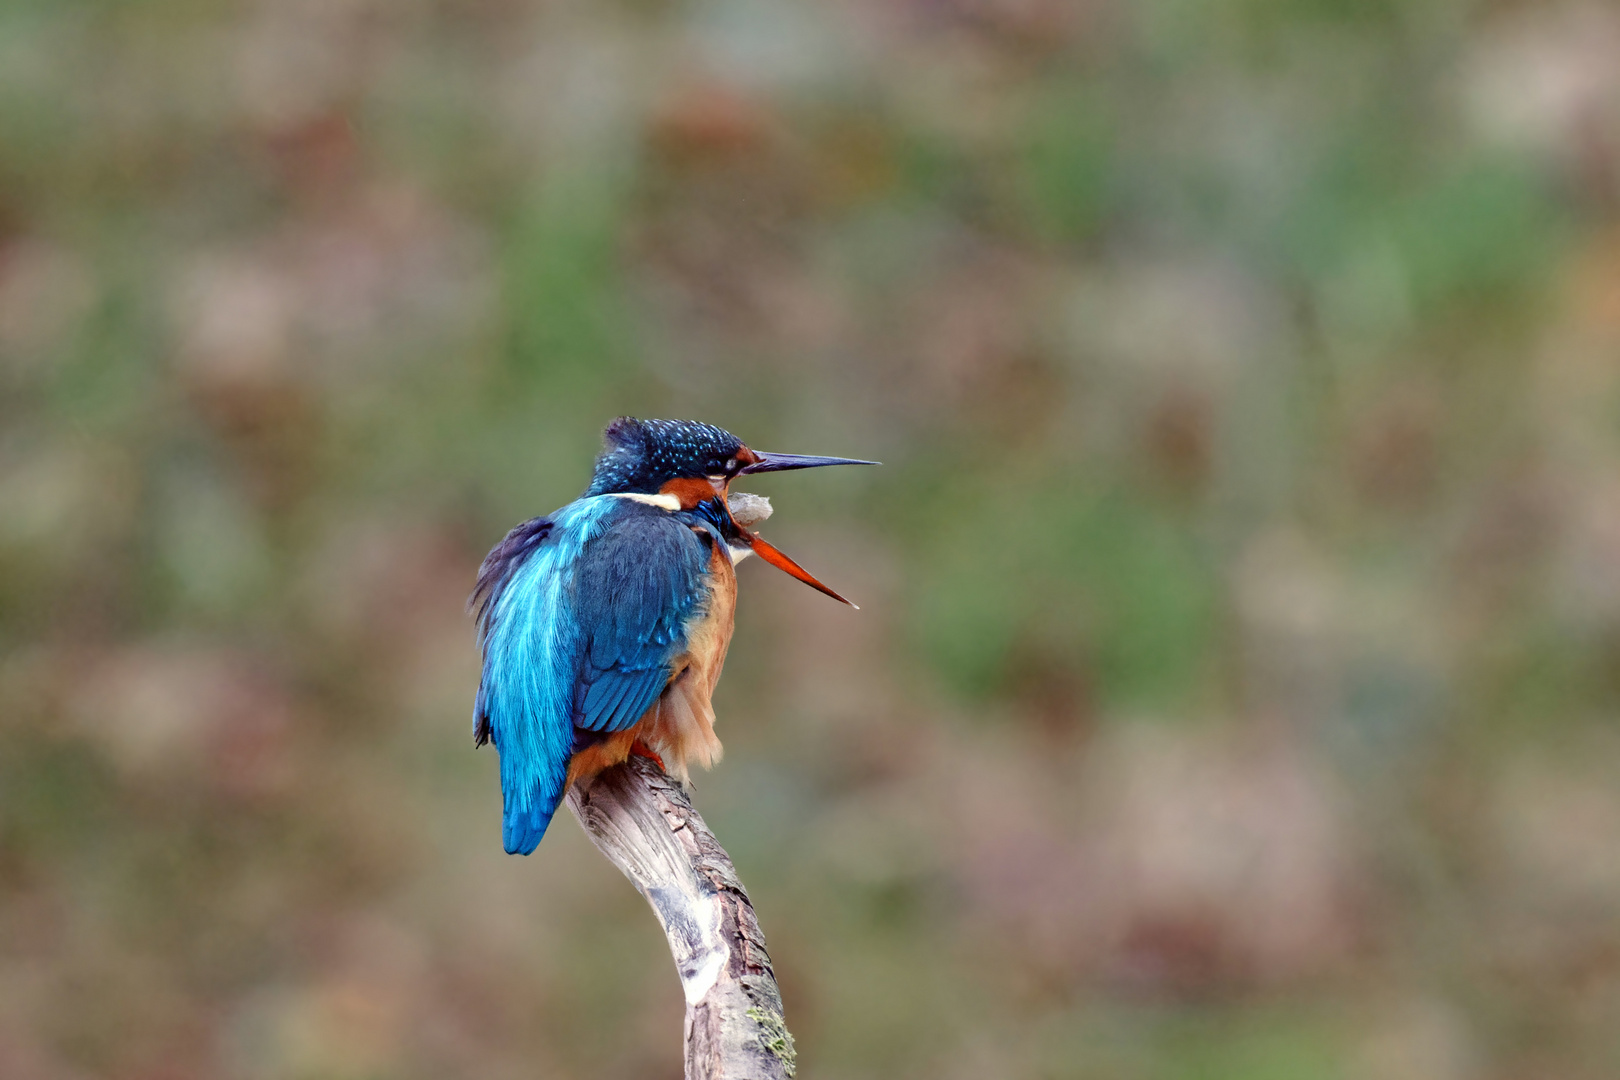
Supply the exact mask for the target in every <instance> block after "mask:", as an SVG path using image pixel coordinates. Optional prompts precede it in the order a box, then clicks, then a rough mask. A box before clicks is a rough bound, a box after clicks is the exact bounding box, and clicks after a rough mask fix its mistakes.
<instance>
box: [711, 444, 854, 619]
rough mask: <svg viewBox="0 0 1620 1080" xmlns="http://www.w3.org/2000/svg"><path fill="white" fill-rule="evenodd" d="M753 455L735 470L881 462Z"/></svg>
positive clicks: (781, 469) (784, 469)
mask: <svg viewBox="0 0 1620 1080" xmlns="http://www.w3.org/2000/svg"><path fill="white" fill-rule="evenodd" d="M754 456H755V457H757V458H758V459H759V460H758V461H754V462H750V463H749V464H747V465H744V466H743V467H742V468H741V469H738V470H737V471H738V472H739V473H762V472H785V471H786V470H788V469H819V468H821V466H823V465H881V464H882V462H878V461H861V460H860V459H858V458H847V457H814V456H812V455H810V454H766V453H762V452H760V451H758V450H755V451H754ZM784 558H785V556H784ZM840 599H842V597H840Z"/></svg>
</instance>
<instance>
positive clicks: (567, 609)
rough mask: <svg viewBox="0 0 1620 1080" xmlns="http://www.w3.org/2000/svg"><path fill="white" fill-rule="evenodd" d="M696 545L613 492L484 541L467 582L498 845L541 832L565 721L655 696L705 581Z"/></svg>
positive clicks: (477, 723) (611, 713)
mask: <svg viewBox="0 0 1620 1080" xmlns="http://www.w3.org/2000/svg"><path fill="white" fill-rule="evenodd" d="M705 555H706V550H705V548H704V546H703V544H702V542H701V541H699V540H698V538H697V536H696V535H695V534H694V533H693V532H692V530H691V529H690V528H688V527H687V526H686V525H684V524H682V523H681V522H680V521H678V520H676V519H675V518H674V517H672V516H671V515H670V514H669V512H667V511H665V510H662V509H659V508H657V507H652V506H648V505H646V504H644V503H639V502H636V501H634V500H628V499H620V498H615V497H612V496H599V497H594V498H588V499H581V500H579V501H578V502H575V503H571V504H569V505H568V506H566V507H564V508H563V509H562V510H560V511H558V512H557V513H556V514H554V515H552V517H551V518H549V519H536V520H535V521H532V522H527V523H525V524H524V525H520V526H519V527H518V528H517V529H514V530H513V531H512V533H510V534H508V536H507V538H506V539H505V540H503V541H502V542H501V544H500V545H497V547H496V548H495V550H494V551H492V552H490V555H489V558H487V559H486V560H485V562H484V568H483V570H482V571H481V572H480V575H479V586H478V589H477V590H476V591H475V592H474V594H473V599H474V603H475V604H477V605H478V608H479V617H480V628H481V631H482V638H483V644H484V675H483V680H482V683H481V684H480V686H479V691H478V702H477V705H476V706H475V714H474V733H475V738H477V739H478V740H479V741H482V740H484V739H493V740H494V742H495V746H496V748H497V749H498V750H499V751H500V755H501V790H502V793H503V796H504V805H505V815H504V822H505V825H504V830H503V832H504V839H505V844H506V850H507V851H509V852H522V853H523V854H528V853H529V852H531V851H533V850H534V848H535V846H536V845H537V844H539V842H540V838H541V837H542V836H543V835H544V834H545V831H546V827H547V825H549V824H550V822H551V816H552V814H553V813H554V812H555V811H556V808H557V803H558V802H559V801H560V800H561V798H562V794H563V791H562V789H563V783H564V781H565V779H566V777H567V772H568V759H569V757H570V756H571V755H572V752H573V748H574V744H575V738H576V728H577V729H580V730H582V731H585V732H601V733H606V732H612V731H622V730H624V729H625V728H628V727H630V726H631V725H632V724H634V723H635V722H636V720H638V719H639V718H640V717H641V715H642V714H643V713H645V712H646V711H647V709H648V708H649V707H650V706H651V705H652V703H653V702H654V701H655V700H657V697H658V695H659V693H661V692H662V690H663V688H664V684H665V683H666V682H667V681H668V679H669V675H670V662H671V661H672V660H673V659H674V658H675V657H676V656H678V655H679V654H680V653H681V652H682V651H683V650H684V649H685V647H686V640H685V627H686V624H687V622H688V620H689V619H690V618H691V616H692V615H693V614H694V613H695V612H696V611H697V608H698V607H699V605H700V604H701V603H702V601H703V598H704V595H705V592H706V587H705V583H704V575H705V563H706V559H705Z"/></svg>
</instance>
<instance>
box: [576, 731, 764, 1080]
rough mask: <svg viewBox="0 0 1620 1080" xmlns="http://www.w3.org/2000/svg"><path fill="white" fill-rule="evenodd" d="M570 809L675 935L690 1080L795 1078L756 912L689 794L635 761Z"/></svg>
mask: <svg viewBox="0 0 1620 1080" xmlns="http://www.w3.org/2000/svg"><path fill="white" fill-rule="evenodd" d="M568 806H569V808H570V809H572V810H573V811H574V816H575V817H576V818H578V819H579V823H580V824H581V825H582V826H584V828H585V833H586V835H587V836H589V837H590V838H591V842H592V843H594V844H595V845H596V848H597V850H598V851H600V852H601V853H602V854H603V855H606V856H607V857H608V861H609V862H611V863H613V865H614V866H617V867H618V868H619V869H620V870H622V871H623V872H624V875H625V877H628V878H629V879H630V881H631V883H632V884H634V885H635V887H636V889H637V890H638V891H639V892H640V893H641V895H642V896H645V897H646V898H647V903H649V904H650V905H652V909H653V914H655V915H657V916H658V921H659V923H661V924H662V925H663V927H664V934H665V936H666V937H668V938H669V951H670V953H671V954H672V955H673V956H674V958H675V970H676V971H677V972H679V973H680V976H681V987H682V989H684V990H685V991H686V1023H685V1025H684V1030H685V1035H686V1080H786V1078H789V1077H792V1076H793V1073H794V1051H793V1036H792V1035H789V1034H788V1030H787V1026H786V1024H785V1023H784V1022H783V1019H782V996H781V994H780V993H779V992H778V991H777V988H776V975H775V973H774V972H773V971H772V970H771V958H770V955H769V954H768V953H767V952H766V951H765V937H764V935H763V934H761V933H760V930H759V921H758V920H757V919H756V918H755V917H754V906H753V904H751V903H750V902H749V900H748V894H747V893H746V892H744V891H743V887H742V882H740V881H738V880H737V871H736V869H735V868H734V867H733V866H732V865H731V858H730V856H728V855H727V854H726V852H725V849H724V848H722V847H721V846H720V843H719V841H717V840H716V839H715V838H714V834H713V833H712V832H710V831H709V827H708V826H707V825H705V824H704V823H703V818H702V817H700V816H699V815H698V812H697V811H696V810H694V809H693V808H692V801H691V800H690V799H689V798H687V795H686V791H685V790H684V789H683V788H682V787H681V786H680V784H679V783H677V782H676V781H674V780H672V779H671V778H670V777H668V776H666V775H665V774H664V772H663V771H662V770H661V769H659V768H658V766H657V765H655V764H654V763H653V762H652V761H650V760H648V759H647V758H645V757H640V756H635V757H631V758H630V760H629V761H627V762H625V763H624V764H623V765H616V766H614V767H613V768H611V769H608V770H606V771H605V772H603V773H602V774H601V775H599V776H598V777H596V779H595V780H592V781H589V782H583V783H580V784H576V785H575V786H574V788H573V789H572V790H570V791H569V793H568Z"/></svg>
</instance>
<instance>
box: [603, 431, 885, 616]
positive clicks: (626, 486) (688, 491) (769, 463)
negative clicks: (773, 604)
mask: <svg viewBox="0 0 1620 1080" xmlns="http://www.w3.org/2000/svg"><path fill="white" fill-rule="evenodd" d="M603 442H604V444H605V445H604V449H603V451H602V454H601V456H600V457H598V458H597V459H596V471H595V472H594V473H593V474H592V476H591V486H590V487H589V488H587V489H586V491H585V494H586V495H661V496H669V497H673V499H674V500H675V501H676V502H677V503H678V504H679V509H681V510H683V511H695V510H698V509H700V508H705V507H707V508H708V509H709V510H710V511H712V512H713V513H714V514H715V515H716V516H717V518H718V520H720V521H721V522H722V528H723V529H724V530H725V532H726V534H727V535H726V540H727V541H728V543H733V544H740V545H744V546H746V547H748V548H750V549H752V550H753V551H754V553H755V554H757V555H758V556H759V557H760V558H762V559H764V560H765V561H766V562H768V563H770V564H772V565H773V566H776V567H779V568H781V569H782V570H785V571H786V572H787V573H789V574H791V575H793V576H794V577H796V578H798V579H799V580H800V581H803V582H804V583H805V584H807V585H810V586H813V587H814V588H817V589H820V590H821V591H822V592H824V593H826V594H827V595H828V596H831V597H834V598H835V599H838V600H843V601H844V603H846V604H847V603H849V601H848V600H844V598H843V597H842V596H839V595H838V594H837V593H835V592H833V591H832V590H831V589H829V588H827V586H825V585H823V584H822V583H821V582H819V581H817V580H816V579H815V578H814V577H812V576H811V575H810V573H809V571H807V570H805V569H804V568H803V567H801V566H800V565H799V564H798V563H796V562H794V561H793V560H792V559H790V558H788V557H787V556H786V555H784V554H782V553H781V552H780V551H778V550H776V549H775V548H774V547H772V546H771V545H770V544H767V543H766V542H765V541H764V540H762V539H760V537H759V536H758V535H757V534H755V533H752V532H749V531H748V530H747V529H744V528H742V527H741V526H739V525H738V524H737V523H736V522H735V521H733V520H732V518H731V514H730V511H729V510H728V509H727V508H726V494H727V492H728V491H729V489H730V486H731V482H732V481H733V480H735V479H736V478H737V477H739V476H745V475H750V474H753V473H764V472H784V471H787V470H789V469H814V468H818V467H820V466H822V465H876V464H878V463H877V462H875V461H860V460H857V459H855V458H837V457H812V456H808V455H805V454H768V453H765V452H763V451H759V450H753V449H750V448H749V447H748V446H746V445H744V444H743V441H742V440H741V439H739V438H737V436H735V435H733V434H732V433H731V432H729V431H726V430H725V429H724V428H718V427H715V426H714V425H713V424H704V423H701V422H699V421H696V420H637V419H636V418H635V417H632V416H621V417H619V418H618V419H617V420H615V421H613V423H611V424H609V425H608V426H607V430H606V431H605V432H603ZM672 505H673V504H672ZM851 606H853V605H851Z"/></svg>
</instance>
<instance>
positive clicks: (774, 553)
mask: <svg viewBox="0 0 1620 1080" xmlns="http://www.w3.org/2000/svg"><path fill="white" fill-rule="evenodd" d="M834 464H837V459H836V458H835V459H834ZM743 536H745V537H746V538H747V539H748V546H749V547H751V548H753V549H754V554H755V555H758V556H759V557H760V558H762V559H764V560H765V561H766V562H768V563H770V564H771V565H772V566H774V567H776V568H777V569H778V570H782V571H785V572H786V573H787V574H789V575H790V576H792V577H796V578H798V579H799V580H800V581H802V582H804V583H805V584H806V585H808V586H810V587H811V588H812V589H819V590H820V591H822V592H824V593H826V594H827V595H828V596H830V597H832V598H833V599H834V600H837V601H840V602H841V603H845V604H849V606H850V607H852V608H854V609H855V610H856V611H859V610H861V608H860V605H859V604H853V603H850V602H849V601H848V600H845V599H844V598H843V597H842V596H839V595H838V594H837V593H835V592H833V591H832V590H831V589H829V588H827V586H825V585H823V584H822V583H821V582H819V581H817V580H816V577H815V575H814V574H812V573H811V572H810V571H808V570H806V569H805V568H804V567H802V566H800V565H799V564H798V563H796V562H794V561H793V560H792V559H790V558H788V557H787V556H786V555H784V554H782V553H781V552H780V551H778V550H776V549H775V548H774V547H772V546H771V545H769V544H767V543H766V542H765V541H764V540H763V539H761V538H760V536H759V534H758V533H751V532H748V531H747V530H746V529H745V530H743Z"/></svg>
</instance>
